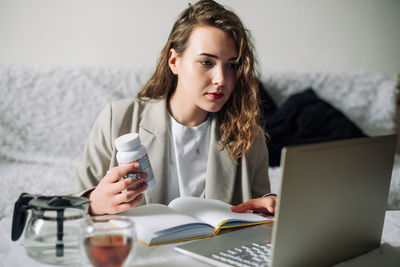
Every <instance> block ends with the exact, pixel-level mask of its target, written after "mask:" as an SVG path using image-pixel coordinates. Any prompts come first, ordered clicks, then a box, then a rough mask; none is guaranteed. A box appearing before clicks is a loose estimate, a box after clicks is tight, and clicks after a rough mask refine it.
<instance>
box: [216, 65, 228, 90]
mask: <svg viewBox="0 0 400 267" xmlns="http://www.w3.org/2000/svg"><path fill="white" fill-rule="evenodd" d="M225 75H226V74H225V70H224V68H223V67H222V66H219V67H216V68H215V72H214V77H213V84H214V85H218V86H223V85H225V78H226V77H225Z"/></svg>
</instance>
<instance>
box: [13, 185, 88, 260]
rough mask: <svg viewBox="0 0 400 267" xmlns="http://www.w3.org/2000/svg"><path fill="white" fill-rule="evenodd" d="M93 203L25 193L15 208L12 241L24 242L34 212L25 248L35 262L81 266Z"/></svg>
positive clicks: (81, 198) (77, 198) (72, 198)
mask: <svg viewBox="0 0 400 267" xmlns="http://www.w3.org/2000/svg"><path fill="white" fill-rule="evenodd" d="M88 203H89V199H87V198H83V197H74V196H41V195H31V194H27V193H22V194H21V196H20V197H19V199H18V200H17V202H16V203H15V206H14V214H13V222H12V232H11V239H12V240H13V241H16V240H18V239H19V238H20V236H21V234H22V232H23V230H24V227H25V223H26V220H27V217H28V209H30V210H31V211H32V212H31V217H30V219H29V222H28V224H27V227H26V230H25V239H24V247H25V250H26V252H27V254H28V255H29V256H30V257H32V258H33V259H35V260H37V261H40V262H44V263H50V264H60V265H70V264H76V263H79V262H80V260H81V253H80V229H81V227H82V223H83V221H84V219H85V217H86V216H87V214H88V213H87V210H88Z"/></svg>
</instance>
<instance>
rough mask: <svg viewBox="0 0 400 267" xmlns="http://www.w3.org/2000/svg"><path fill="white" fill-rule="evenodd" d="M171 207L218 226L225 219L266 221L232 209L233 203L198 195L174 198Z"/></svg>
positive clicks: (257, 216)
mask: <svg viewBox="0 0 400 267" xmlns="http://www.w3.org/2000/svg"><path fill="white" fill-rule="evenodd" d="M169 207H171V208H173V209H176V210H179V211H180V212H182V213H185V214H188V215H190V216H193V217H195V218H197V219H199V220H200V221H203V222H206V223H208V224H210V225H212V226H213V227H214V228H216V227H218V226H219V225H220V224H221V223H222V222H225V221H238V222H245V223H246V222H261V221H265V220H266V218H263V217H261V216H259V215H256V214H253V213H248V212H245V213H237V212H232V211H231V207H232V206H231V205H229V204H226V203H224V202H222V201H219V200H216V199H204V198H197V197H181V198H177V199H174V200H173V201H171V203H170V204H169Z"/></svg>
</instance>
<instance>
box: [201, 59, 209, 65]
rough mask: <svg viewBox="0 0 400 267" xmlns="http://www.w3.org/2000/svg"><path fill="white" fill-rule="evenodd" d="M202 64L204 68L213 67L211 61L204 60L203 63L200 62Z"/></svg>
mask: <svg viewBox="0 0 400 267" xmlns="http://www.w3.org/2000/svg"><path fill="white" fill-rule="evenodd" d="M200 63H201V65H203V66H211V65H212V63H211V61H210V60H202V61H200Z"/></svg>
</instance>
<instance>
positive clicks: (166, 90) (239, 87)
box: [138, 0, 260, 162]
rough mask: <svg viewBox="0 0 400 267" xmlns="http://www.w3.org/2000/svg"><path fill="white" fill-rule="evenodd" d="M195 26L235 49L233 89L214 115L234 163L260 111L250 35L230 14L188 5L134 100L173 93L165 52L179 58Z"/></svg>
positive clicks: (210, 4)
mask: <svg viewBox="0 0 400 267" xmlns="http://www.w3.org/2000/svg"><path fill="white" fill-rule="evenodd" d="M196 26H212V27H216V28H218V29H221V30H222V31H224V32H226V33H228V34H229V35H230V36H231V37H232V38H233V40H234V42H235V44H236V47H237V49H238V57H237V62H236V64H237V67H236V77H237V80H236V85H235V88H234V89H233V92H232V95H231V97H230V98H229V99H228V101H227V102H226V103H225V105H224V106H223V107H222V108H221V110H219V111H218V112H217V118H218V123H219V128H218V135H219V136H218V137H219V139H220V141H221V145H222V149H226V150H227V151H228V152H229V154H230V155H231V157H232V159H233V160H234V161H235V162H237V160H238V159H239V158H240V157H241V156H243V154H247V153H248V151H249V150H250V147H251V145H252V143H253V140H254V138H255V135H256V132H257V127H258V124H259V117H260V108H259V100H258V97H257V92H258V80H257V78H256V76H257V73H256V68H255V66H256V60H255V57H254V47H253V44H252V41H251V35H250V34H249V33H248V31H247V30H246V29H245V28H244V26H243V24H242V22H241V21H240V19H239V17H238V16H237V15H236V14H235V13H233V12H232V11H230V10H227V9H226V8H224V7H223V6H222V5H220V4H218V3H216V2H214V1H212V0H200V1H199V2H197V3H196V4H194V5H189V7H188V8H187V9H185V10H184V11H183V12H182V13H181V14H180V16H179V17H178V19H177V21H176V22H175V24H174V26H173V27H172V30H171V33H170V35H169V38H168V41H167V43H166V44H165V46H164V48H163V50H162V51H161V55H160V57H159V59H158V62H157V65H156V70H155V72H154V74H153V76H152V77H151V78H150V80H149V81H148V82H147V83H146V84H145V85H144V86H143V88H142V89H141V90H140V92H139V94H138V97H139V98H141V99H145V98H150V99H158V98H164V97H169V96H170V95H171V94H172V93H173V92H174V90H175V88H176V85H177V77H176V75H174V74H173V73H172V71H171V70H170V68H169V66H168V57H169V51H170V50H171V49H172V48H174V49H175V50H176V51H177V53H178V55H182V53H183V52H184V51H185V49H186V45H187V42H188V40H189V37H190V35H191V33H192V31H193V29H194V28H195V27H196Z"/></svg>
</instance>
